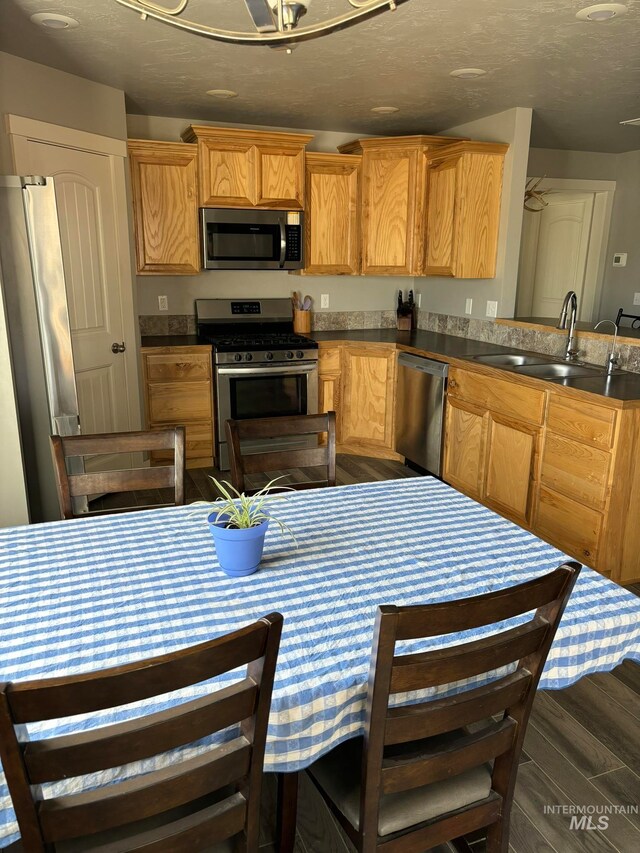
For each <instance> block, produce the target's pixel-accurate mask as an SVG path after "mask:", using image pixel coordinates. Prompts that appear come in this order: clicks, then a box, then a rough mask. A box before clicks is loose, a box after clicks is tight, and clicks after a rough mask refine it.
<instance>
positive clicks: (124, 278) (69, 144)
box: [5, 115, 142, 430]
mask: <svg viewBox="0 0 640 853" xmlns="http://www.w3.org/2000/svg"><path fill="white" fill-rule="evenodd" d="M5 123H6V130H7V133H8V134H9V140H10V144H11V153H12V157H13V168H14V170H15V173H16V174H18V175H21V174H22V175H24V174H29V173H30V171H31V170H30V168H29V165H28V164H29V160H28V156H29V155H28V143H29V142H41V143H45V144H49V145H57V146H60V147H62V148H70V149H75V150H77V151H86V152H88V153H90V154H101V155H103V156H105V157H107V158H108V160H109V165H110V173H111V186H112V190H113V197H114V201H115V206H116V235H115V236H116V252H117V262H118V274H119V289H120V294H121V297H122V298H121V303H120V314H121V323H122V330H123V334H124V340H129V341H131V345H130V346H128V347H127V350H126V352H125V353H124V357H125V372H126V377H127V385H128V393H127V398H128V399H127V406H128V408H129V422H130V428H131V429H132V430H139V429H140V428H141V425H142V404H141V396H140V375H139V369H138V358H137V352H138V345H139V331H138V329H137V328H136V322H135V321H136V317H137V312H136V308H135V297H134V280H135V279H134V274H133V269H134V267H133V253H132V251H133V250H132V241H131V227H130V225H131V223H130V216H129V204H128V198H127V167H126V161H127V143H126V141H125V140H124V139H115V138H113V137H110V136H101V135H100V134H97V133H88V132H87V131H84V130H76V129H75V128H71V127H64V126H62V125H58V124H50V123H49V122H44V121H37V120H36V119H31V118H25V117H24V116H17V115H6V116H5Z"/></svg>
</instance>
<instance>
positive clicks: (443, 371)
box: [398, 352, 449, 378]
mask: <svg viewBox="0 0 640 853" xmlns="http://www.w3.org/2000/svg"><path fill="white" fill-rule="evenodd" d="M398 367H408V368H409V369H410V370H420V371H422V373H430V374H431V375H432V376H441V377H443V378H444V377H446V376H447V374H448V373H449V365H448V364H446V363H445V362H443V361H435V359H431V358H424V357H423V356H419V355H409V353H406V352H402V353H400V355H399V356H398Z"/></svg>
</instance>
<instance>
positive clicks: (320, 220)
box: [304, 154, 362, 275]
mask: <svg viewBox="0 0 640 853" xmlns="http://www.w3.org/2000/svg"><path fill="white" fill-rule="evenodd" d="M361 160H362V158H361V157H357V156H347V155H343V154H307V156H306V216H305V264H306V265H305V269H304V272H305V273H309V274H312V275H357V274H358V273H359V271H360V258H359V254H360V253H359V233H358V225H359V217H358V190H359V175H360V164H361Z"/></svg>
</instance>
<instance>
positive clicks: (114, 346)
mask: <svg viewBox="0 0 640 853" xmlns="http://www.w3.org/2000/svg"><path fill="white" fill-rule="evenodd" d="M125 350H126V346H125V345H124V341H122V343H121V344H118V343H113V344H111V352H112V353H113V354H114V355H115V354H116V353H119V352H124V351H125Z"/></svg>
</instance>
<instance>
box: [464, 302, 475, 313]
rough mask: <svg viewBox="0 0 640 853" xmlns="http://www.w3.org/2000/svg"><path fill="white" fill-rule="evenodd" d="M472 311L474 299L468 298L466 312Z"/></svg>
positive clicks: (465, 306) (465, 305)
mask: <svg viewBox="0 0 640 853" xmlns="http://www.w3.org/2000/svg"><path fill="white" fill-rule="evenodd" d="M472 311H473V299H467V301H466V302H465V304H464V313H465V314H471V312H472Z"/></svg>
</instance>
